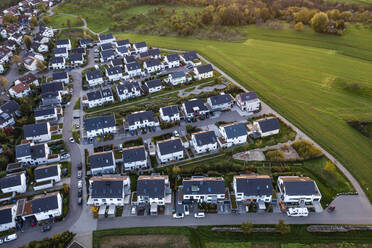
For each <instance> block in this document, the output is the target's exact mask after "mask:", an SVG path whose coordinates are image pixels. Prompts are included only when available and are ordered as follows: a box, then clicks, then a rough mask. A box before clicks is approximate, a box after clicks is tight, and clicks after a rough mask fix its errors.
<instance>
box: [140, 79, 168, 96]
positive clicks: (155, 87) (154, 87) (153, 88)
mask: <svg viewBox="0 0 372 248" xmlns="http://www.w3.org/2000/svg"><path fill="white" fill-rule="evenodd" d="M144 85H145V88H146V90H145V91H147V92H148V93H150V94H151V93H155V92H158V91H160V90H162V89H163V88H164V85H163V83H162V82H161V80H160V79H154V80H150V81H147V82H145V84H144Z"/></svg>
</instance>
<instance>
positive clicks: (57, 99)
mask: <svg viewBox="0 0 372 248" xmlns="http://www.w3.org/2000/svg"><path fill="white" fill-rule="evenodd" d="M61 104H62V94H61V92H60V91H49V92H44V93H41V104H40V106H60V105H61Z"/></svg>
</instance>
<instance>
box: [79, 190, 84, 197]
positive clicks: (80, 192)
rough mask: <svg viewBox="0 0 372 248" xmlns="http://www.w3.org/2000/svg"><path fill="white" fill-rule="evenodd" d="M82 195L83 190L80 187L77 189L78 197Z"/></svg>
mask: <svg viewBox="0 0 372 248" xmlns="http://www.w3.org/2000/svg"><path fill="white" fill-rule="evenodd" d="M82 195H83V190H82V189H78V197H81V196H82Z"/></svg>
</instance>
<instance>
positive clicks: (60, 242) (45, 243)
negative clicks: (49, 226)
mask: <svg viewBox="0 0 372 248" xmlns="http://www.w3.org/2000/svg"><path fill="white" fill-rule="evenodd" d="M74 236H75V234H74V233H72V232H69V231H66V232H63V233H59V234H55V235H53V237H52V238H45V239H43V240H41V241H31V242H30V243H29V244H28V245H26V246H21V248H36V247H49V248H59V247H67V246H68V244H69V243H70V242H71V240H72V239H73V238H74Z"/></svg>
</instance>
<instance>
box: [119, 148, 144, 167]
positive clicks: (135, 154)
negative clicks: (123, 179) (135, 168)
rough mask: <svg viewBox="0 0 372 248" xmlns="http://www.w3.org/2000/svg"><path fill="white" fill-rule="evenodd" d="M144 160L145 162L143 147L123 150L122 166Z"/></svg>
mask: <svg viewBox="0 0 372 248" xmlns="http://www.w3.org/2000/svg"><path fill="white" fill-rule="evenodd" d="M144 160H146V151H145V147H144V146H136V147H128V148H124V149H123V162H124V164H125V163H132V162H137V161H144Z"/></svg>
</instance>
